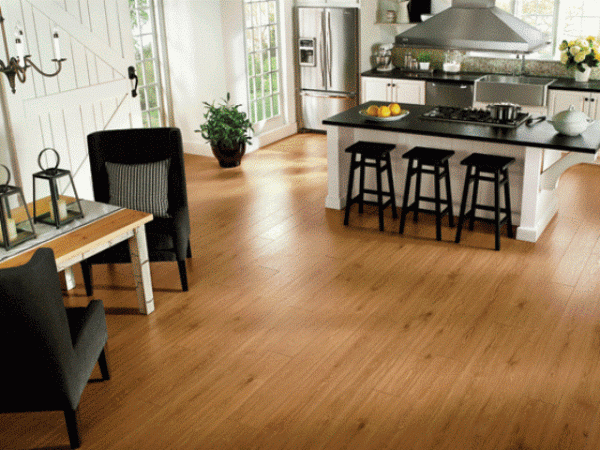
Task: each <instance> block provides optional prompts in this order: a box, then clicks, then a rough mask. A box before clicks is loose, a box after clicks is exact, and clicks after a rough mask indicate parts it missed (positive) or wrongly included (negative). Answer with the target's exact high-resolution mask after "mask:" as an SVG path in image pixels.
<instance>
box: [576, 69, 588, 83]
mask: <svg viewBox="0 0 600 450" xmlns="http://www.w3.org/2000/svg"><path fill="white" fill-rule="evenodd" d="M584 67H585V70H584V71H583V72H582V71H580V70H579V69H575V81H579V82H582V83H585V82H587V81H589V80H590V73H591V71H592V68H591V67H588V66H584Z"/></svg>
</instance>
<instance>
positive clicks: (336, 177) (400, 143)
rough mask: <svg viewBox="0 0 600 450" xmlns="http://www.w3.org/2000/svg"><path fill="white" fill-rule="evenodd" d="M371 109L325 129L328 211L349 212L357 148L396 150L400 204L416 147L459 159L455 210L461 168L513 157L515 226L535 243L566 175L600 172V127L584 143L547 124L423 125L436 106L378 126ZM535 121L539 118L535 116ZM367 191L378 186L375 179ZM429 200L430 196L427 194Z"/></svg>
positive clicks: (453, 171)
mask: <svg viewBox="0 0 600 450" xmlns="http://www.w3.org/2000/svg"><path fill="white" fill-rule="evenodd" d="M372 104H377V105H381V104H385V103H382V102H368V103H365V104H362V105H359V106H357V107H354V108H351V109H349V110H347V111H345V112H343V113H340V114H337V115H335V116H332V117H329V118H327V119H325V120H324V121H323V123H324V124H325V125H326V128H327V175H328V180H327V185H328V192H327V198H326V199H325V206H326V207H328V208H333V209H342V208H344V206H345V204H346V195H347V194H346V192H347V189H348V179H347V178H348V172H349V167H350V157H349V155H348V153H347V152H346V149H347V148H348V147H349V146H350V145H352V144H353V143H354V142H357V141H370V142H382V143H388V144H389V143H392V144H394V145H395V151H393V152H392V154H391V163H392V166H393V173H394V177H395V181H394V186H395V187H396V201H397V202H398V203H400V202H401V200H400V199H401V197H402V190H401V189H399V186H401V184H402V182H403V178H404V174H405V173H406V172H407V162H406V160H405V159H404V158H403V157H402V155H403V154H404V153H405V152H406V151H408V150H410V149H411V148H413V147H415V146H425V147H434V148H444V149H448V150H452V151H453V152H454V155H453V157H452V158H451V159H450V161H449V163H450V178H451V184H452V186H453V187H452V192H453V204H454V207H455V210H458V208H459V207H460V205H459V204H458V203H457V202H458V200H457V199H460V198H461V195H462V185H463V180H464V176H465V171H466V169H465V167H464V166H463V165H462V164H461V163H460V162H461V161H462V160H463V159H464V158H465V157H466V156H468V155H469V154H471V153H473V152H479V153H485V154H493V155H502V156H510V157H512V158H514V159H515V163H514V164H512V165H511V166H510V168H509V171H510V179H511V181H510V186H511V187H510V189H511V191H512V194H511V197H512V198H511V210H512V217H513V224H515V225H517V224H518V227H517V233H516V238H517V240H523V241H528V242H535V241H536V240H537V239H538V238H539V236H540V235H541V233H542V232H543V231H544V229H545V228H546V226H547V225H548V223H549V222H550V220H552V217H553V216H554V215H555V214H556V212H557V211H558V205H559V202H558V196H557V187H558V180H559V178H560V176H561V174H562V173H563V172H564V171H565V170H567V169H568V168H569V167H571V166H573V165H575V164H581V163H588V164H596V163H597V162H596V156H597V154H598V153H599V149H600V127H599V126H598V122H596V123H594V124H592V125H591V126H590V127H589V128H588V129H587V130H586V131H585V132H584V133H582V134H581V135H580V136H575V137H569V136H563V135H560V134H558V133H557V132H556V130H555V129H554V127H553V126H552V125H551V124H550V123H548V122H546V121H543V122H539V123H535V124H534V125H533V126H527V125H526V124H522V125H521V126H519V127H517V128H501V127H492V126H487V125H475V124H472V125H469V124H463V123H457V122H446V121H436V120H429V119H424V118H422V117H421V115H422V114H423V113H425V112H427V111H429V110H430V109H431V108H432V107H433V106H431V105H413V104H402V108H403V109H407V110H408V111H409V114H408V115H407V116H405V117H403V118H401V119H399V120H394V121H385V122H382V121H373V120H372V119H369V118H368V117H365V116H363V115H361V114H359V111H361V110H364V109H366V108H368V107H369V105H372ZM534 117H537V116H534ZM366 181H367V184H369V183H370V184H371V185H373V183H374V181H373V177H372V176H371V173H370V172H369V174H367V180H366ZM486 189H487V191H483V190H482V189H480V196H481V197H482V198H481V200H482V204H491V201H492V200H493V192H492V191H491V189H490V188H489V186H486ZM427 195H428V194H427Z"/></svg>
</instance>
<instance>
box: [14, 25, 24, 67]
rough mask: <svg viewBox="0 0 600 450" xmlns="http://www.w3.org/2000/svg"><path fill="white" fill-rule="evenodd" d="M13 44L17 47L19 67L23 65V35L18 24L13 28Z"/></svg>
mask: <svg viewBox="0 0 600 450" xmlns="http://www.w3.org/2000/svg"><path fill="white" fill-rule="evenodd" d="M15 43H16V45H17V56H18V57H19V62H20V63H21V65H24V64H25V63H24V61H25V34H24V33H23V29H22V28H21V26H20V24H17V26H16V27H15Z"/></svg>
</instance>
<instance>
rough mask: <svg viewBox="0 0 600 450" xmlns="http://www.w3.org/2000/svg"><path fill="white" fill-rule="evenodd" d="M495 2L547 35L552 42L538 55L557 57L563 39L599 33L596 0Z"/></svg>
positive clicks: (599, 24) (502, 0)
mask: <svg viewBox="0 0 600 450" xmlns="http://www.w3.org/2000/svg"><path fill="white" fill-rule="evenodd" d="M496 6H497V7H498V8H501V9H503V10H505V11H507V12H509V13H511V14H513V15H515V16H516V17H518V18H520V19H522V20H523V21H525V22H527V23H529V24H531V25H533V26H534V27H536V28H538V29H539V30H541V31H543V32H544V33H546V35H547V36H549V37H551V39H552V44H551V45H550V46H548V47H547V48H545V49H541V51H540V55H541V56H542V57H544V56H545V57H547V58H552V57H554V58H556V59H558V54H559V52H558V45H559V44H560V43H561V42H562V41H563V39H566V40H571V39H574V38H576V37H579V36H590V35H591V36H598V34H599V33H600V2H599V1H598V0H496Z"/></svg>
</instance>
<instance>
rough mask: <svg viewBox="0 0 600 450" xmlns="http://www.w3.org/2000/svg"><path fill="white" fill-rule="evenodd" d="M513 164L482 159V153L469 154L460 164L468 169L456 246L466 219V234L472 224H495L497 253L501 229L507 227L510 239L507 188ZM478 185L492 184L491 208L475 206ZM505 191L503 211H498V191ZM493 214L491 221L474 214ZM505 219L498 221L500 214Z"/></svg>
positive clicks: (501, 158) (506, 160)
mask: <svg viewBox="0 0 600 450" xmlns="http://www.w3.org/2000/svg"><path fill="white" fill-rule="evenodd" d="M514 162H515V159H514V158H510V157H506V156H495V155H485V154H483V153H472V154H471V155H469V156H467V157H466V158H465V159H463V160H462V161H461V164H463V165H465V166H467V175H466V177H465V186H464V190H463V197H462V203H461V206H460V216H459V218H458V228H457V230H456V243H459V242H460V235H461V231H462V226H463V223H464V221H465V220H466V219H467V218H469V230H472V229H473V223H474V222H475V220H481V221H484V222H491V223H494V225H495V226H496V247H495V248H496V250H500V228H501V227H502V225H504V224H505V223H506V225H507V234H508V237H511V238H512V237H513V230H512V218H511V209H510V186H509V182H508V166H509V165H511V164H512V163H514ZM482 173H488V174H489V173H491V174H493V176H484V175H482ZM479 181H489V182H492V183H494V206H488V205H480V204H478V203H477V191H478V189H479ZM471 183H473V197H472V200H471V209H470V210H469V211H468V212H466V209H467V202H468V197H469V186H470V185H471ZM501 187H504V208H501V207H500V188H501ZM478 209H482V210H485V211H493V212H494V219H485V218H482V217H477V216H476V215H475V214H476V210H478ZM501 213H504V217H503V218H502V219H500V214H501Z"/></svg>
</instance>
